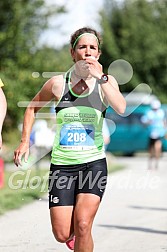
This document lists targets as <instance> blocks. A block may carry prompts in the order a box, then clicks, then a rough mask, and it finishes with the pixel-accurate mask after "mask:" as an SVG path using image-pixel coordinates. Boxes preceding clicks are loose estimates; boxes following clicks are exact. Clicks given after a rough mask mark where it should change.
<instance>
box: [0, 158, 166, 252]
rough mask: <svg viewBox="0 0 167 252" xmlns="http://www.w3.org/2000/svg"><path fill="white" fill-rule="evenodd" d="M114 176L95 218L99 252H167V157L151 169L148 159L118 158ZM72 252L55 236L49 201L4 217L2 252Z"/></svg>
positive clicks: (0, 236) (1, 221) (0, 219)
mask: <svg viewBox="0 0 167 252" xmlns="http://www.w3.org/2000/svg"><path fill="white" fill-rule="evenodd" d="M112 161H113V162H116V163H117V162H118V163H120V164H123V165H125V167H126V168H125V169H123V170H121V171H119V172H116V173H113V174H111V175H110V177H109V180H108V186H107V190H106V192H105V196H104V198H103V200H102V203H101V206H100V208H99V211H98V213H97V216H96V218H95V222H94V226H93V237H94V242H95V248H94V252H167V157H166V156H163V157H162V159H161V163H160V167H159V169H158V170H156V171H154V170H152V171H148V170H147V158H146V157H145V156H143V157H141V156H139V157H134V158H123V157H121V158H119V159H118V158H117V159H112ZM51 251H54V252H66V251H70V250H68V249H67V248H66V246H65V245H64V244H59V243H58V242H56V241H55V240H54V237H53V235H52V232H51V225H50V219H49V210H48V203H47V197H46V198H43V199H41V200H38V201H35V202H34V203H32V204H29V205H27V206H25V207H23V208H21V209H20V210H14V211H10V212H8V213H6V214H5V215H3V216H2V217H0V252H51Z"/></svg>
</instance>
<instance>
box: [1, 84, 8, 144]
mask: <svg viewBox="0 0 167 252" xmlns="http://www.w3.org/2000/svg"><path fill="white" fill-rule="evenodd" d="M6 109H7V102H6V98H5V95H4V92H3V90H2V88H1V87H0V148H1V146H2V137H1V130H2V125H3V121H4V118H5V115H6Z"/></svg>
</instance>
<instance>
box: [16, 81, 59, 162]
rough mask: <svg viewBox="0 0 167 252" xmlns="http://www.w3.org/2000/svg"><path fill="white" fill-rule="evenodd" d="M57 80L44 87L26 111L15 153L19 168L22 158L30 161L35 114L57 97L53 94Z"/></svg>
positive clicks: (48, 82) (47, 83)
mask: <svg viewBox="0 0 167 252" xmlns="http://www.w3.org/2000/svg"><path fill="white" fill-rule="evenodd" d="M56 79H57V78H56V77H53V78H51V79H49V80H48V81H47V82H46V83H45V84H44V85H43V87H42V88H41V90H40V91H39V92H38V93H37V94H36V96H35V97H34V98H33V99H32V101H31V102H30V104H29V105H28V107H27V109H26V111H25V114H24V120H23V130H22V137H21V143H20V145H19V147H18V148H17V149H16V150H15V152H14V163H15V164H16V165H17V166H18V165H22V163H21V158H22V156H23V155H25V157H24V160H25V161H27V159H28V156H29V142H30V133H31V129H32V125H33V122H34V118H35V113H37V112H38V111H39V110H40V109H41V108H42V107H44V106H45V105H46V104H47V103H48V102H49V101H51V100H52V99H53V98H54V97H55V95H54V94H53V87H54V86H55V87H54V91H55V92H56V89H57V88H56V85H57V84H56ZM57 86H58V85H57Z"/></svg>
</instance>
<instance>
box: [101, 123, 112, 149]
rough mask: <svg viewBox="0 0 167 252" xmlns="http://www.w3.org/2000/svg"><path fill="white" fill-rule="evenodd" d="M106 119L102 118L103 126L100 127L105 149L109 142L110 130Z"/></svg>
mask: <svg viewBox="0 0 167 252" xmlns="http://www.w3.org/2000/svg"><path fill="white" fill-rule="evenodd" d="M106 120H107V119H104V120H103V128H102V133H103V140H104V146H105V150H106V149H107V146H108V144H109V143H110V131H109V128H108V125H107V121H106Z"/></svg>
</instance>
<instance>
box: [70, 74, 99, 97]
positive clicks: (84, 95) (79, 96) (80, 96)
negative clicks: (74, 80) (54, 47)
mask: <svg viewBox="0 0 167 252" xmlns="http://www.w3.org/2000/svg"><path fill="white" fill-rule="evenodd" d="M70 80H71V72H70V74H69V78H68V88H69V91H70V92H71V94H72V95H74V96H75V97H77V98H83V97H87V96H89V95H90V94H91V93H92V92H93V90H94V89H95V85H96V82H95V83H94V88H93V89H92V91H91V92H90V93H88V94H85V95H77V94H75V93H74V92H73V91H72V88H71V85H70Z"/></svg>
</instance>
